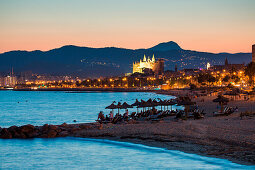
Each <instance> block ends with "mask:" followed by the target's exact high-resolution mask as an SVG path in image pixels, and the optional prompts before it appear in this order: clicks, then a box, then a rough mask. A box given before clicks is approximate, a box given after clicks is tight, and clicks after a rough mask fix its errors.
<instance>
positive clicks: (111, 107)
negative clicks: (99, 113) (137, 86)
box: [105, 102, 117, 111]
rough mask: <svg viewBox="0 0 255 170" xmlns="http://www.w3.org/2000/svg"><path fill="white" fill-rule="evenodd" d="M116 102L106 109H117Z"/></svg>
mask: <svg viewBox="0 0 255 170" xmlns="http://www.w3.org/2000/svg"><path fill="white" fill-rule="evenodd" d="M114 103H115V102H112V104H110V105H109V106H107V107H106V108H105V109H112V111H113V109H117V105H115V104H114Z"/></svg>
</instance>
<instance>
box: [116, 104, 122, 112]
mask: <svg viewBox="0 0 255 170" xmlns="http://www.w3.org/2000/svg"><path fill="white" fill-rule="evenodd" d="M121 106H122V105H121V103H120V102H118V104H117V105H116V108H118V114H119V113H120V109H121Z"/></svg>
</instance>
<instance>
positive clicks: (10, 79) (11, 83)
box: [4, 68, 17, 87]
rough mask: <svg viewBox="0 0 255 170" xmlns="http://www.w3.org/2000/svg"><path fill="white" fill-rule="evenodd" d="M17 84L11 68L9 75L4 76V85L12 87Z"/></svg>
mask: <svg viewBox="0 0 255 170" xmlns="http://www.w3.org/2000/svg"><path fill="white" fill-rule="evenodd" d="M16 84H17V77H16V76H14V74H13V68H12V71H11V73H10V75H8V76H6V77H4V86H5V87H14V86H15V85H16Z"/></svg>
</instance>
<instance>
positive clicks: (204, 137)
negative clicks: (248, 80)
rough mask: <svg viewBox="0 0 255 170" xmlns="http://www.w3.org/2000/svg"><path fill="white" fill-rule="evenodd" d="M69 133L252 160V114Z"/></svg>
mask: <svg viewBox="0 0 255 170" xmlns="http://www.w3.org/2000/svg"><path fill="white" fill-rule="evenodd" d="M72 135H73V136H76V137H85V138H105V139H111V140H118V141H127V142H134V143H141V144H145V145H149V146H156V147H162V148H167V149H171V150H172V149H174V150H181V151H184V152H188V153H196V154H200V155H206V156H213V157H219V158H225V159H229V160H231V161H233V162H237V163H242V164H255V142H254V141H255V117H251V118H245V119H242V120H241V119H240V117H239V115H237V114H235V115H232V116H231V117H209V118H206V119H202V120H187V121H182V120H181V121H175V120H174V119H173V118H168V120H163V121H160V122H151V121H146V122H144V121H143V122H135V121H133V122H129V123H126V124H117V125H114V124H104V125H103V127H102V129H100V128H99V125H97V126H95V128H92V129H89V130H80V131H76V132H75V133H74V134H72Z"/></svg>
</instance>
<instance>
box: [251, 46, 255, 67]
mask: <svg viewBox="0 0 255 170" xmlns="http://www.w3.org/2000/svg"><path fill="white" fill-rule="evenodd" d="M252 62H254V63H255V44H253V45H252Z"/></svg>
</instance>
